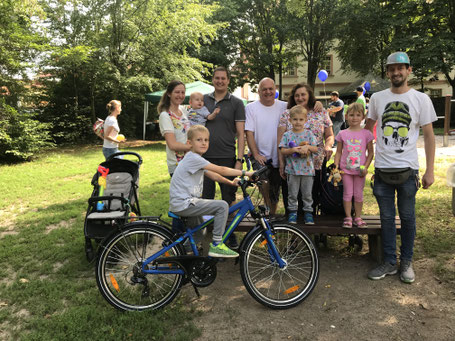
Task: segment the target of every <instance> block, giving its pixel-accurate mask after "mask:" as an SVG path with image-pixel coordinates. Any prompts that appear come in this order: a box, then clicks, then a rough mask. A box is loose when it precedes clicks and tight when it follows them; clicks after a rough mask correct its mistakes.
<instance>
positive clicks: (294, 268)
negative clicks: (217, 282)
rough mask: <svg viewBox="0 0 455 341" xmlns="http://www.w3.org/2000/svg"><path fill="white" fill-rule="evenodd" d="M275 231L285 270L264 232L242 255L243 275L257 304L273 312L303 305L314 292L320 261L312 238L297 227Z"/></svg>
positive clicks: (257, 234)
mask: <svg viewBox="0 0 455 341" xmlns="http://www.w3.org/2000/svg"><path fill="white" fill-rule="evenodd" d="M274 232H275V233H274V235H273V241H274V244H275V246H276V248H277V250H278V253H279V254H280V256H281V258H282V259H283V260H284V262H285V263H286V265H285V267H284V268H282V269H280V267H279V266H278V263H277V262H276V261H275V260H274V258H273V256H272V253H271V250H270V248H269V246H268V244H267V241H266V239H265V238H264V234H263V233H264V232H263V231H262V230H257V231H256V232H255V233H254V235H252V236H250V237H249V238H248V240H247V241H246V245H245V248H244V250H245V251H244V252H243V253H242V254H241V255H240V272H241V275H242V280H243V284H244V285H245V287H246V289H247V290H248V292H249V293H250V295H251V296H253V298H254V299H255V300H256V301H258V302H259V303H261V304H263V305H265V306H267V307H270V308H273V309H287V308H291V307H293V306H296V305H297V304H299V303H300V302H302V301H303V300H304V299H305V298H306V297H307V296H308V295H309V294H310V293H311V291H312V290H313V289H314V287H315V285H316V282H317V280H318V276H319V259H318V255H317V253H316V250H315V248H314V246H313V243H312V242H311V239H310V238H309V237H308V236H307V235H306V234H305V233H303V232H301V231H300V230H298V229H297V228H295V227H293V226H289V225H274Z"/></svg>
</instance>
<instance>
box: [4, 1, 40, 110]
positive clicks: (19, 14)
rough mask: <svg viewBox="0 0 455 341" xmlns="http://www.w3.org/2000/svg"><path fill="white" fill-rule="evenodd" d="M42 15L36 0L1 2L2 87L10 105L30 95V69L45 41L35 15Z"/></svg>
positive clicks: (37, 16)
mask: <svg viewBox="0 0 455 341" xmlns="http://www.w3.org/2000/svg"><path fill="white" fill-rule="evenodd" d="M42 14H43V13H42V11H41V8H40V7H39V5H38V3H37V1H36V0H23V1H14V0H3V1H0V86H1V87H2V94H3V95H6V94H7V95H6V96H5V100H6V101H7V103H9V104H10V105H15V104H16V103H17V101H18V100H19V99H20V96H19V94H22V95H23V96H25V95H27V89H26V88H25V87H24V86H25V81H26V80H27V78H28V76H27V68H28V67H30V66H31V64H32V61H33V58H34V57H35V56H36V54H37V52H38V51H39V50H40V49H41V48H42V45H43V43H44V41H43V39H42V37H40V35H39V34H38V32H36V31H35V30H34V27H33V18H35V19H38V18H39V17H40V16H42Z"/></svg>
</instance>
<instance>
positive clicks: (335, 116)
mask: <svg viewBox="0 0 455 341" xmlns="http://www.w3.org/2000/svg"><path fill="white" fill-rule="evenodd" d="M330 99H331V100H332V102H330V104H329V109H328V112H329V115H330V119H331V120H332V123H333V136H335V137H337V135H338V133H339V132H340V130H341V126H342V125H343V122H344V114H343V112H344V103H343V101H342V100H341V99H340V94H339V93H338V91H332V93H331V94H330ZM336 143H337V141H335V143H334V144H333V147H335V146H336Z"/></svg>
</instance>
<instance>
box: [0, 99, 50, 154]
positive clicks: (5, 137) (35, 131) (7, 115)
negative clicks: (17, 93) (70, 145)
mask: <svg viewBox="0 0 455 341" xmlns="http://www.w3.org/2000/svg"><path fill="white" fill-rule="evenodd" d="M51 141H52V140H51V137H50V134H49V125H48V124H45V123H40V122H39V121H37V120H35V119H34V114H29V113H18V112H17V111H16V109H14V108H13V107H10V106H9V105H6V104H5V103H4V102H3V101H2V102H0V162H18V161H29V160H31V159H32V158H33V156H34V155H35V154H36V153H38V152H39V151H41V150H42V149H43V148H46V147H51V146H54V144H53V142H51Z"/></svg>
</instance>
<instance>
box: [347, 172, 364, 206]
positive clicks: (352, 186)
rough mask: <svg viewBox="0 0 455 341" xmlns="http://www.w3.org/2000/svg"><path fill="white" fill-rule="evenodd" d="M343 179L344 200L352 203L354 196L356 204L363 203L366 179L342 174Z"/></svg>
mask: <svg viewBox="0 0 455 341" xmlns="http://www.w3.org/2000/svg"><path fill="white" fill-rule="evenodd" d="M342 177H343V200H344V201H351V200H352V197H353V196H354V201H355V202H363V187H365V177H364V176H362V177H360V176H358V175H352V174H342Z"/></svg>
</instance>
